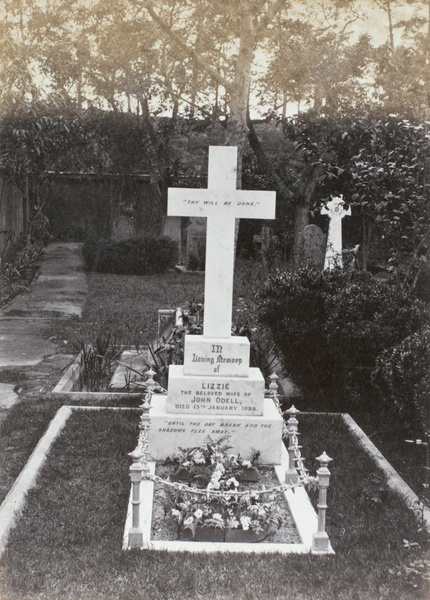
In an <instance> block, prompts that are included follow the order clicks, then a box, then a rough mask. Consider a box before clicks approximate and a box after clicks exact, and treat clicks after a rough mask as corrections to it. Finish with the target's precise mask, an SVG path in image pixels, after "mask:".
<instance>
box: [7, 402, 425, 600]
mask: <svg viewBox="0 0 430 600" xmlns="http://www.w3.org/2000/svg"><path fill="white" fill-rule="evenodd" d="M137 424H138V415H137V414H136V413H135V412H126V413H124V412H123V411H121V412H120V413H119V412H116V413H115V412H113V411H102V412H90V413H87V412H85V413H83V412H82V413H75V414H74V415H72V417H70V421H69V423H68V425H67V427H66V429H65V430H64V431H63V433H62V434H61V436H60V438H58V440H57V441H56V442H55V444H54V448H53V451H52V452H51V454H50V456H49V459H48V462H47V463H46V465H45V467H44V469H43V471H42V474H41V477H40V479H39V484H38V486H37V487H36V488H35V489H34V490H33V491H32V492H30V494H29V497H28V503H27V507H26V509H25V511H24V514H23V516H22V518H21V519H20V521H19V523H18V525H17V527H16V528H15V529H14V530H13V532H12V534H11V538H10V542H9V545H8V549H7V552H6V553H5V555H4V556H3V559H2V561H1V562H2V588H1V591H2V598H6V599H8V600H15V599H17V600H18V599H19V600H24V599H27V598H28V599H30V598H31V599H32V600H33V599H41V600H42V599H43V600H51V599H60V598H61V599H66V598H67V599H73V600H75V599H76V600H78V599H79V600H83V599H91V600H92V599H98V598H103V599H114V598H118V599H131V598H133V599H139V598H142V599H151V600H157V599H169V600H173V599H176V598H177V599H181V600H182V599H185V598H190V599H191V598H205V599H208V600H209V599H210V600H211V599H214V600H215V599H230V598H240V599H242V598H244V599H245V598H246V599H247V600H248V599H249V600H251V599H254V598H255V599H267V600H269V599H270V600H273V599H278V598H279V599H280V598H282V599H294V600H301V599H303V600H305V599H306V600H308V599H309V600H319V599H321V600H323V599H324V600H330V599H333V600H334V599H336V600H347V599H348V600H349V599H353V598H357V599H359V600H375V599H385V598H387V599H388V598H389V599H390V600H391V599H393V598H395V599H396V600H412V599H424V598H427V597H428V596H427V593H428V588H426V586H427V584H428V581H426V580H425V579H424V578H423V574H424V572H425V568H426V566H425V564H424V563H420V564H419V563H418V562H417V561H419V560H420V557H422V553H423V550H424V547H423V544H424V542H423V539H421V537H420V534H419V533H418V532H417V526H416V522H415V519H414V516H413V513H412V512H411V511H410V510H408V509H407V508H406V507H405V506H404V504H403V503H402V502H401V501H400V500H399V499H398V498H397V497H396V496H395V495H394V494H393V493H392V492H390V491H389V490H388V488H386V486H385V484H384V482H383V478H382V476H381V474H380V473H379V472H378V471H377V470H376V469H375V467H374V466H373V464H372V462H371V461H370V460H369V458H368V457H367V455H366V454H365V453H364V452H363V450H362V449H361V448H360V447H359V446H357V444H356V443H355V441H354V440H353V439H352V437H351V436H350V435H349V434H348V433H347V429H346V427H345V425H344V424H343V422H342V421H341V420H340V419H339V418H338V417H333V416H326V415H302V417H301V418H300V430H301V432H302V438H301V441H302V444H303V451H302V452H303V454H304V456H306V457H309V459H310V458H311V457H315V456H317V455H319V454H320V453H321V451H322V450H324V449H325V450H326V451H327V452H328V453H329V454H330V455H331V456H332V457H334V458H335V460H334V461H333V463H332V466H331V471H332V482H331V486H330V489H329V509H328V521H327V528H328V532H329V535H330V538H331V541H332V544H333V546H334V549H335V551H336V556H333V557H317V556H310V555H306V556H293V555H291V556H283V557H281V556H278V555H274V556H272V555H269V556H253V555H242V556H238V555H212V556H203V555H201V556H194V555H186V554H185V555H184V554H179V553H178V554H175V553H173V554H170V553H165V552H161V553H159V552H152V553H151V552H149V551H143V552H142V551H132V552H130V551H129V552H124V551H122V550H121V545H122V535H123V527H124V519H125V514H126V509H127V501H128V494H129V486H130V484H129V476H128V467H129V459H128V457H127V452H129V451H130V450H132V449H133V448H134V445H135V443H136V436H137ZM308 462H309V464H310V465H311V466H310V469H311V471H312V472H313V471H314V469H315V466H316V465H315V464H314V461H313V460H309V461H308ZM313 501H314V502H315V501H316V498H313ZM405 540H407V541H408V542H409V546H408V545H407V544H406V543H405ZM415 543H416V544H419V545H411V544H415Z"/></svg>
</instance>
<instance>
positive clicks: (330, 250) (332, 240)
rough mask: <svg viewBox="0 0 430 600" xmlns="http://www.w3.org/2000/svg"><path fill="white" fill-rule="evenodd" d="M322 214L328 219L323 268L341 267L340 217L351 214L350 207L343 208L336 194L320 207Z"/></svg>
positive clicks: (340, 198)
mask: <svg viewBox="0 0 430 600" xmlns="http://www.w3.org/2000/svg"><path fill="white" fill-rule="evenodd" d="M321 214H322V215H327V216H328V217H329V219H330V222H329V226H328V235H327V247H326V253H325V261H324V270H329V271H331V270H332V269H334V268H336V267H340V268H343V260H342V219H343V218H344V217H346V216H351V207H350V206H349V207H348V208H347V209H345V202H344V201H343V198H342V196H336V197H334V198H333V199H332V200H330V202H327V205H326V206H323V207H322V209H321Z"/></svg>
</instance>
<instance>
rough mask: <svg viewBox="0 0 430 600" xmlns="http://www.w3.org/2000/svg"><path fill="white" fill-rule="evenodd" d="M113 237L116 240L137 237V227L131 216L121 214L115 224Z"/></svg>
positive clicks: (122, 240) (121, 240)
mask: <svg viewBox="0 0 430 600" xmlns="http://www.w3.org/2000/svg"><path fill="white" fill-rule="evenodd" d="M112 239H113V240H114V241H115V242H124V241H126V240H135V239H136V228H135V226H134V223H133V221H132V220H131V219H130V217H127V216H126V215H120V216H119V217H117V218H116V219H115V221H114V224H113V231H112Z"/></svg>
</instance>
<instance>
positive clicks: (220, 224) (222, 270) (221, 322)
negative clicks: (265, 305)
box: [167, 146, 276, 338]
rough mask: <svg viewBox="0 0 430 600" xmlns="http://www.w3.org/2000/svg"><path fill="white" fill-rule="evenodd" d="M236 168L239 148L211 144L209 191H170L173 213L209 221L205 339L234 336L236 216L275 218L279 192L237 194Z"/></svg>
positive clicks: (171, 189)
mask: <svg viewBox="0 0 430 600" xmlns="http://www.w3.org/2000/svg"><path fill="white" fill-rule="evenodd" d="M236 170H237V148H236V147H235V146H210V147H209V166H208V187H207V189H195V188H193V189H188V188H169V189H168V202H167V214H168V215H170V216H174V217H176V216H187V217H206V218H207V228H206V273H205V302H204V328H203V335H204V336H205V337H216V338H229V337H230V336H231V319H232V305H233V272H234V242H235V221H236V218H238V219H239V218H240V219H274V218H275V198H276V193H275V192H266V191H248V190H237V189H236Z"/></svg>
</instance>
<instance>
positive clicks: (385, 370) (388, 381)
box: [372, 325, 430, 433]
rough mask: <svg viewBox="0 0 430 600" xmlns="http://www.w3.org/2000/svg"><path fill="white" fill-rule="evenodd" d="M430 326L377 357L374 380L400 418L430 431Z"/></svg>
mask: <svg viewBox="0 0 430 600" xmlns="http://www.w3.org/2000/svg"><path fill="white" fill-rule="evenodd" d="M429 365H430V326H429V325H427V326H425V327H423V328H422V329H421V330H420V331H417V332H415V333H413V334H412V335H410V336H408V337H407V338H405V339H404V340H402V341H401V342H400V343H399V344H397V345H396V346H394V347H393V348H389V349H387V350H385V351H384V352H383V353H382V354H381V355H380V356H379V357H378V359H377V361H376V367H375V369H374V370H373V373H372V381H373V383H374V385H375V387H376V388H377V389H378V390H379V392H380V394H381V396H382V397H383V398H384V400H385V402H387V404H388V403H389V404H391V405H393V406H394V407H395V408H396V411H397V412H398V415H399V417H400V419H401V420H402V421H403V422H404V423H410V424H412V425H413V426H415V427H418V428H419V429H421V432H420V433H423V431H422V428H424V431H427V432H430V374H429Z"/></svg>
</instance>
